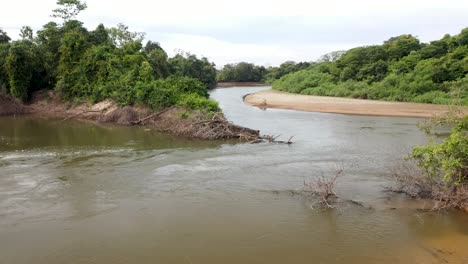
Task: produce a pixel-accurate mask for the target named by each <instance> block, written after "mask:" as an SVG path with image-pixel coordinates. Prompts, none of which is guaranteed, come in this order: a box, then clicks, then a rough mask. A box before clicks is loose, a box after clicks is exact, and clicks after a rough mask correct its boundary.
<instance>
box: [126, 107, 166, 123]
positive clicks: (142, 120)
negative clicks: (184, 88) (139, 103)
mask: <svg viewBox="0 0 468 264" xmlns="http://www.w3.org/2000/svg"><path fill="white" fill-rule="evenodd" d="M174 107H175V106H174V105H173V106H171V107H168V108H166V109H164V110H162V111H159V112H157V113H153V114H150V115H148V116H146V117H144V118H141V119H139V120H137V121H133V122H131V123H132V125H142V124H144V123H145V121H146V120H149V119H151V118H154V117H156V116H159V115H161V114H164V113H165V112H167V111H169V110H171V109H172V108H174Z"/></svg>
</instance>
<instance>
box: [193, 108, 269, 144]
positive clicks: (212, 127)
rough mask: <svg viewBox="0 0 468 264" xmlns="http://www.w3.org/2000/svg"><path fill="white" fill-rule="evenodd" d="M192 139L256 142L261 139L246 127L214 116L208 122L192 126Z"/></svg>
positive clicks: (216, 115) (219, 116)
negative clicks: (234, 139)
mask: <svg viewBox="0 0 468 264" xmlns="http://www.w3.org/2000/svg"><path fill="white" fill-rule="evenodd" d="M192 127H193V130H194V134H193V136H194V137H197V138H204V139H210V140H212V139H233V138H236V139H241V140H245V141H256V140H259V139H261V137H260V134H259V133H260V132H259V131H258V130H253V129H250V128H246V127H241V126H238V125H235V124H233V123H232V122H230V121H228V120H226V118H224V116H222V115H220V114H215V115H214V116H213V117H212V118H211V119H210V120H204V121H200V122H196V123H194V124H193V125H192Z"/></svg>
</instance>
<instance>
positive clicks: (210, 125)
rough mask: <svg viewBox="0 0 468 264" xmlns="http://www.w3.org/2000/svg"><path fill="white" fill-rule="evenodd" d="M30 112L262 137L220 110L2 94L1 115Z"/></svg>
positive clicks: (206, 136) (198, 133)
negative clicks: (26, 101)
mask: <svg viewBox="0 0 468 264" xmlns="http://www.w3.org/2000/svg"><path fill="white" fill-rule="evenodd" d="M21 115H30V116H36V117H37V118H43V117H46V118H60V119H62V121H66V120H68V119H74V120H87V121H92V122H96V123H111V124H116V125H122V126H144V127H147V128H149V129H154V130H155V131H158V132H162V133H168V134H172V135H175V136H183V137H187V138H193V139H203V140H229V139H234V140H236V139H237V140H240V141H254V140H259V139H261V136H260V131H258V130H253V129H250V128H247V127H242V126H238V125H235V124H232V123H231V122H229V121H228V120H227V119H226V118H225V117H224V115H223V114H222V113H221V112H217V113H207V112H204V111H199V110H190V109H185V108H181V107H177V106H171V107H168V108H165V109H160V110H159V112H157V111H154V110H152V109H150V108H149V107H145V106H139V105H133V106H124V107H120V106H119V105H118V104H117V103H116V102H115V101H113V100H110V99H106V100H104V101H101V102H98V103H96V104H90V103H86V102H84V103H80V104H76V105H74V104H73V103H72V102H70V101H64V100H62V99H61V98H60V97H59V96H58V95H57V94H56V93H54V92H52V91H39V92H37V93H35V94H34V95H33V98H32V100H31V102H30V103H29V104H23V103H21V102H19V101H18V100H16V99H14V98H12V97H10V96H5V95H0V116H21Z"/></svg>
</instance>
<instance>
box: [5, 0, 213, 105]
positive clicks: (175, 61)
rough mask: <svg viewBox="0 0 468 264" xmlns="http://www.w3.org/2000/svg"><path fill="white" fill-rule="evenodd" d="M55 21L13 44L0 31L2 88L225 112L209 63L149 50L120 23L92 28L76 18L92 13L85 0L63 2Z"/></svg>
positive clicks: (20, 93) (26, 94) (26, 31)
mask: <svg viewBox="0 0 468 264" xmlns="http://www.w3.org/2000/svg"><path fill="white" fill-rule="evenodd" d="M57 4H58V8H57V9H55V10H53V17H57V18H60V19H61V20H62V22H61V23H60V24H58V23H56V22H49V23H47V24H46V25H44V26H43V28H42V29H41V30H39V31H37V32H36V36H34V32H33V30H32V29H31V28H30V27H23V29H22V30H21V35H20V36H21V39H20V40H17V41H13V42H12V41H11V39H10V37H8V36H7V34H6V33H5V32H4V31H2V30H0V89H1V90H2V92H3V93H6V94H10V95H12V96H14V97H16V98H19V99H21V100H23V101H27V100H29V99H30V98H31V95H32V94H33V92H34V91H37V90H39V89H55V90H56V91H57V92H59V93H60V95H61V96H62V97H63V98H64V99H67V100H90V101H93V102H97V101H100V100H103V99H105V98H112V99H114V100H116V101H117V102H118V103H119V104H120V105H132V104H144V105H149V106H151V107H153V108H161V107H167V106H171V105H179V106H184V107H188V108H192V109H206V110H210V111H215V110H217V109H218V106H217V104H216V102H214V101H211V100H209V99H208V93H207V89H208V88H211V87H213V86H214V85H215V83H216V69H215V67H214V66H215V65H214V64H213V63H210V62H209V61H208V60H207V59H206V58H201V59H199V58H197V56H195V55H192V54H189V53H180V54H178V55H176V56H175V57H173V58H168V56H167V54H166V52H165V51H164V50H163V49H162V48H161V46H160V45H159V43H157V42H152V41H148V42H147V43H146V45H144V46H143V44H142V42H143V39H144V34H143V33H138V32H130V31H129V30H128V28H127V27H126V26H125V25H123V24H119V25H118V26H117V27H114V28H106V27H105V26H104V25H102V24H101V25H99V26H98V27H97V28H96V29H94V30H91V31H89V30H88V29H86V28H84V27H83V23H82V22H80V21H78V20H75V17H76V16H77V15H78V13H79V12H80V11H82V10H84V9H85V8H86V4H85V3H82V2H80V1H79V0H59V1H58V2H57Z"/></svg>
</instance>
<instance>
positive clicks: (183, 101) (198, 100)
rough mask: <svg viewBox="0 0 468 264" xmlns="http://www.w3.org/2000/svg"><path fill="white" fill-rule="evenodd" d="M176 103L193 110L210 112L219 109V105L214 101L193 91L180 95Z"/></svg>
mask: <svg viewBox="0 0 468 264" xmlns="http://www.w3.org/2000/svg"><path fill="white" fill-rule="evenodd" d="M177 105H178V106H182V107H186V108H190V109H193V110H207V111H210V112H216V111H219V106H218V103H217V102H216V101H213V100H210V99H208V98H205V97H201V96H200V95H198V94H194V93H191V94H184V95H182V96H181V97H180V98H179V100H178V101H177Z"/></svg>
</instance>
